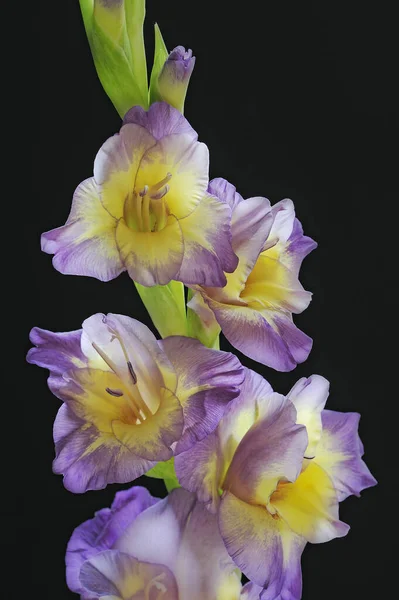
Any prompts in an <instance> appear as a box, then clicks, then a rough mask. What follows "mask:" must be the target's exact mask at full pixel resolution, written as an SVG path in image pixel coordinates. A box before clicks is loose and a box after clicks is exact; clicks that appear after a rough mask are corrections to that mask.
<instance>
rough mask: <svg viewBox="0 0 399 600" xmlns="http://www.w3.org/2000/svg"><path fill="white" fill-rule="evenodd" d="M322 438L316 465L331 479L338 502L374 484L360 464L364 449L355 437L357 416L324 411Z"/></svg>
mask: <svg viewBox="0 0 399 600" xmlns="http://www.w3.org/2000/svg"><path fill="white" fill-rule="evenodd" d="M321 418H322V423H323V434H322V436H321V440H320V443H319V445H318V447H317V455H316V459H315V462H316V463H317V464H318V465H320V467H322V468H323V469H324V470H325V471H326V472H327V473H328V475H329V476H330V477H331V479H332V481H333V483H334V486H335V489H336V492H337V496H338V500H339V502H341V501H342V500H345V498H347V497H348V496H350V495H352V494H354V495H355V496H360V492H361V491H362V490H364V489H366V488H368V487H371V486H373V485H376V484H377V481H376V480H375V479H374V477H373V476H372V474H371V473H370V471H369V469H368V468H367V466H366V464H365V463H364V462H363V460H362V456H363V445H362V443H361V441H360V438H359V434H358V427H359V419H360V415H359V414H358V413H341V412H336V411H332V410H323V412H322V413H321Z"/></svg>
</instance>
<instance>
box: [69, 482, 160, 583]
mask: <svg viewBox="0 0 399 600" xmlns="http://www.w3.org/2000/svg"><path fill="white" fill-rule="evenodd" d="M156 502H158V498H153V497H152V496H151V495H150V493H149V492H148V491H147V490H146V489H145V488H143V487H139V486H136V487H132V488H130V489H129V490H123V491H120V492H117V493H116V496H115V499H114V501H113V503H112V506H111V508H104V509H102V510H100V511H99V512H97V513H96V514H95V517H94V518H93V519H90V520H89V521H85V522H84V523H82V525H79V527H77V528H76V529H75V531H74V532H73V534H72V536H71V539H70V540H69V543H68V546H67V552H66V557H65V562H66V578H67V584H68V587H69V588H70V589H71V590H72V591H73V592H76V593H78V594H79V593H83V591H82V588H81V584H80V579H79V574H80V569H81V567H82V565H83V563H84V562H85V561H86V560H88V559H89V558H91V557H92V556H95V555H96V554H98V553H99V552H101V551H102V550H108V549H111V548H112V547H113V546H114V544H115V543H116V541H117V540H118V538H119V537H120V536H121V535H122V534H123V532H124V531H125V529H126V528H127V527H128V526H129V525H130V524H131V523H133V521H134V520H135V519H136V517H137V516H138V515H139V514H140V513H141V512H142V511H143V510H145V509H146V508H148V507H150V506H152V505H153V504H155V503H156Z"/></svg>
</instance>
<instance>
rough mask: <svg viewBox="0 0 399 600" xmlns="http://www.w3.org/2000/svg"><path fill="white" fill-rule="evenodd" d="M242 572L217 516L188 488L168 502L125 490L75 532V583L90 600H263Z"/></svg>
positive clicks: (70, 563) (70, 566)
mask: <svg viewBox="0 0 399 600" xmlns="http://www.w3.org/2000/svg"><path fill="white" fill-rule="evenodd" d="M237 571H238V570H237V568H236V567H235V564H234V563H233V561H232V560H231V558H230V557H229V555H228V554H227V552H226V549H225V547H224V545H223V541H222V539H221V537H220V534H219V532H218V527H217V522H216V518H215V516H214V515H211V514H210V513H209V512H208V511H207V510H206V509H205V508H204V507H203V505H201V504H200V503H198V502H196V499H195V496H194V495H193V494H189V493H188V492H186V491H185V490H182V489H177V490H174V491H173V492H172V493H171V494H170V495H169V496H168V497H167V498H165V499H164V500H159V499H158V498H152V497H151V496H150V494H149V493H148V491H147V490H146V489H144V488H141V487H133V488H131V489H130V490H126V491H122V492H118V493H117V494H116V497H115V500H114V502H113V504H112V507H111V509H103V510H101V511H99V512H98V513H96V516H95V517H94V519H91V520H90V521H86V522H85V523H83V524H82V525H80V526H79V527H77V529H75V531H74V532H73V534H72V537H71V539H70V541H69V544H68V548H67V553H66V574H67V583H68V586H69V588H70V589H71V590H72V591H73V592H76V593H78V594H80V595H81V598H82V600H95V599H96V598H103V597H107V598H112V599H115V600H132V599H133V598H137V599H139V598H140V599H141V598H142V599H143V600H147V599H148V600H149V599H151V600H152V599H154V600H157V599H159V600H160V599H161V598H162V600H240V599H241V600H256V599H257V598H258V597H259V591H258V595H256V593H255V592H256V590H253V586H252V585H251V584H249V585H247V586H245V587H244V588H243V589H241V583H240V577H239V573H238V572H237Z"/></svg>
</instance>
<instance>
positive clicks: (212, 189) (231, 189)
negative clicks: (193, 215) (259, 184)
mask: <svg viewBox="0 0 399 600" xmlns="http://www.w3.org/2000/svg"><path fill="white" fill-rule="evenodd" d="M208 192H209V193H210V194H212V196H216V198H219V200H222V201H223V202H227V204H228V205H229V206H230V208H231V210H232V211H233V210H234V209H235V207H236V206H237V204H239V203H240V202H241V201H242V200H243V197H242V196H241V195H240V194H239V193H238V192H237V190H236V188H235V186H234V185H233V184H231V183H229V182H228V181H227V180H226V179H223V178H222V177H216V178H215V179H212V180H211V181H210V182H209V185H208Z"/></svg>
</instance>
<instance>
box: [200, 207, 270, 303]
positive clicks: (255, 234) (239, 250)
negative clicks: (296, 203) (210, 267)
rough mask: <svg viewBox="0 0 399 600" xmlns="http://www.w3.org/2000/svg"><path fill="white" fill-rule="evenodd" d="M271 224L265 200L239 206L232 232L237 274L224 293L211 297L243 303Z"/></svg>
mask: <svg viewBox="0 0 399 600" xmlns="http://www.w3.org/2000/svg"><path fill="white" fill-rule="evenodd" d="M272 223H273V214H272V212H271V210H270V202H269V201H268V200H267V199H266V198H262V197H256V198H248V200H243V201H242V202H240V203H239V204H237V205H236V207H235V209H234V212H233V215H232V221H231V231H232V245H233V250H234V252H235V253H236V255H237V256H238V258H239V263H238V266H237V268H236V270H235V271H234V273H232V274H230V275H227V284H226V286H225V287H224V288H223V289H222V290H212V291H211V293H210V295H211V296H212V297H214V298H216V299H220V300H221V301H222V302H229V301H230V302H231V301H236V302H239V301H240V294H241V292H242V291H243V290H244V287H245V285H246V282H247V279H248V276H249V275H250V273H251V271H252V269H253V267H254V265H255V263H256V261H257V259H258V257H259V254H260V252H261V251H262V249H263V247H264V244H265V242H266V240H267V237H268V235H269V232H270V228H271V226H272Z"/></svg>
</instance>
